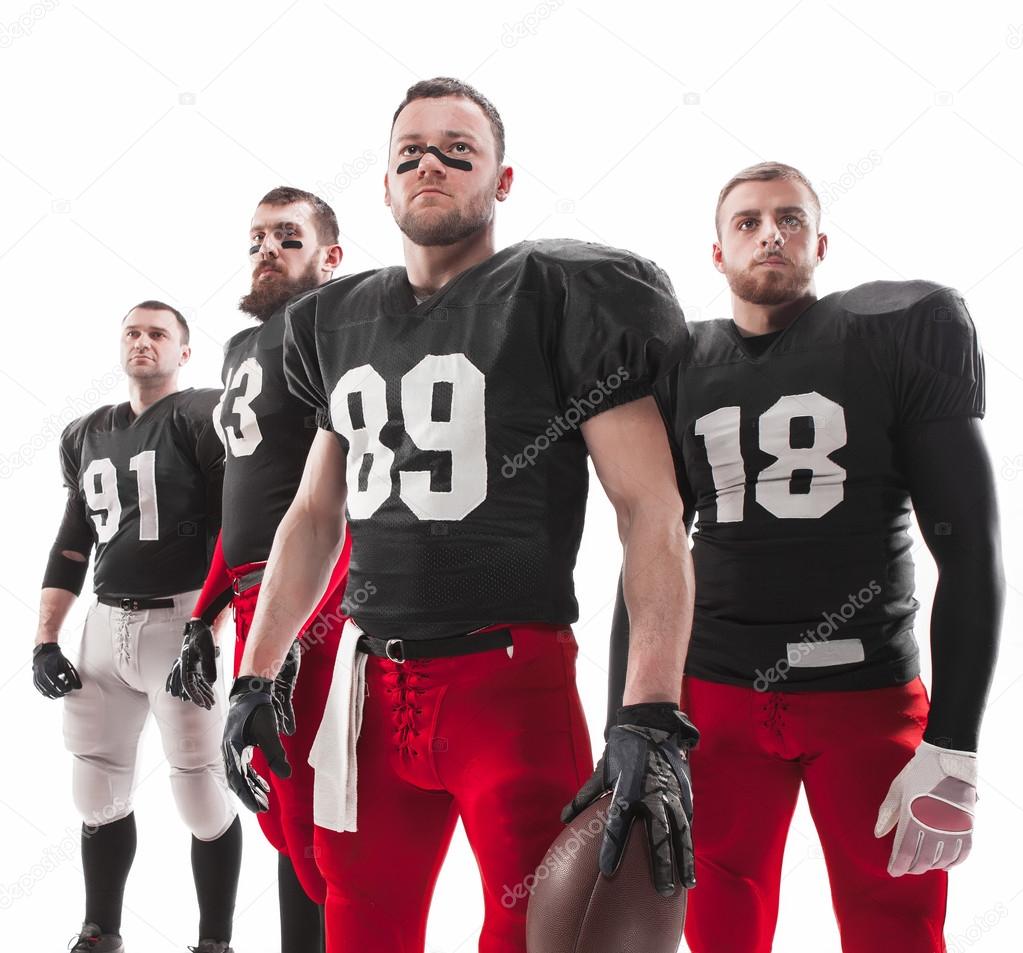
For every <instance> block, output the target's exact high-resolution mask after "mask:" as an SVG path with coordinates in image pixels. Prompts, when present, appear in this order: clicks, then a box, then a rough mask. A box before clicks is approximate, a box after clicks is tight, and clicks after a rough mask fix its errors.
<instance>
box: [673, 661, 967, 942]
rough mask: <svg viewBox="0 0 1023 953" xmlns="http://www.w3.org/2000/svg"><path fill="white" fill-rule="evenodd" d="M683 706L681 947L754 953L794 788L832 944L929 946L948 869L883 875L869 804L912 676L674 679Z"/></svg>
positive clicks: (763, 930)
mask: <svg viewBox="0 0 1023 953" xmlns="http://www.w3.org/2000/svg"><path fill="white" fill-rule="evenodd" d="M683 691H684V699H683V707H685V705H686V704H688V708H687V709H686V710H687V711H688V713H689V715H690V717H691V718H692V720H693V723H694V724H695V725H696V726H697V727H698V728H699V729H700V732H701V739H700V744H699V746H698V747H697V748H696V749H695V750H694V751H693V752H692V754H691V764H692V773H693V803H694V806H695V813H694V818H693V841H694V844H695V848H696V881H697V883H696V888H695V889H694V890H693V891H692V892H691V893H690V894H689V909H688V912H687V914H686V929H685V932H686V940H687V942H688V943H689V946H690V948H691V949H692V951H693V953H733V951H734V953H767V951H769V950H770V949H771V941H772V939H773V937H774V928H775V923H776V921H777V917H778V893H779V886H780V883H781V868H782V855H783V853H784V849H785V838H786V837H787V835H788V829H789V823H790V822H791V820H792V814H793V811H794V810H795V807H796V798H797V796H798V794H799V786H800V784H803V785H805V786H806V798H807V801H808V802H809V805H810V813H811V814H812V815H813V820H814V823H815V824H816V827H817V832H818V834H819V835H820V839H821V846H822V847H823V849H824V859H825V862H826V863H827V867H828V877H829V880H830V882H831V898H832V902H833V904H834V907H835V915H836V917H837V919H838V927H839V931H840V932H841V935H842V949H843V951H845V953H889V951H891V953H934V951H935V950H944V949H945V946H944V942H943V940H942V929H943V927H944V923H945V899H946V894H947V887H948V876H947V874H946V873H945V872H944V871H930V872H928V873H926V874H921V875H919V876H905V877H898V878H895V877H891V876H889V874H888V872H887V869H886V868H887V865H888V858H889V857H890V856H891V852H892V844H893V841H894V837H895V835H894V833H892V834H889V835H888V836H887V837H883V838H881V839H880V840H878V839H876V838H875V837H874V824H875V822H876V821H877V811H878V808H879V807H880V806H881V802H882V801H883V800H884V798H885V795H886V794H887V793H888V788H889V786H890V785H891V783H892V781H893V780H894V779H895V776H896V775H897V774H898V773H899V772H900V771H901V770H902V769H903V768H904V767H905V766H906V764H907V762H908V761H909V759H910V758H911V757H912V756H913V752H914V751H915V750H916V747H917V745H918V744H919V743H920V741H921V739H922V737H923V731H924V727H925V726H926V723H927V711H928V701H927V693H926V691H925V690H924V687H923V684H922V683H921V681H920V679H919V678H917V679H914V680H913V681H912V682H909V683H908V684H906V685H899V686H895V687H892V688H880V689H875V690H872V691H851V692H773V691H772V692H758V691H755V690H754V689H752V688H742V687H738V686H734V685H722V684H718V683H715V682H708V681H703V680H701V679H696V678H689V677H687V678H686V679H685V685H684V689H683Z"/></svg>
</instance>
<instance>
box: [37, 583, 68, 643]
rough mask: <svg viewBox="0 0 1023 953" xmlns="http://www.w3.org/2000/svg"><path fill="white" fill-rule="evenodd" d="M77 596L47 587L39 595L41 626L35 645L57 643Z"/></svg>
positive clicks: (38, 629) (39, 626) (66, 591)
mask: <svg viewBox="0 0 1023 953" xmlns="http://www.w3.org/2000/svg"><path fill="white" fill-rule="evenodd" d="M76 598H77V596H75V594H74V593H73V592H69V591H68V590H67V589H55V588H53V587H49V586H48V587H45V588H44V589H43V590H42V591H41V593H40V595H39V625H38V628H37V629H36V641H35V644H36V645H39V644H41V643H43V642H56V641H58V640H59V638H60V630H61V627H62V626H63V625H64V621H65V620H66V619H67V617H68V613H69V612H70V611H71V607H72V606H73V605H74V604H75V599H76Z"/></svg>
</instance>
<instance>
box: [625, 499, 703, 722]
mask: <svg viewBox="0 0 1023 953" xmlns="http://www.w3.org/2000/svg"><path fill="white" fill-rule="evenodd" d="M682 517H683V514H682V506H681V501H679V503H678V505H675V503H674V501H671V502H669V503H666V504H664V505H649V504H647V505H644V506H641V507H639V508H638V509H637V510H636V511H635V512H633V513H632V514H631V518H630V520H629V523H628V524H627V525H623V526H622V542H623V545H624V548H625V567H624V574H623V592H624V595H625V603H626V605H627V606H628V610H629V663H628V670H627V674H626V679H625V694H624V697H623V704H625V705H635V704H639V703H641V702H661V701H669V702H675V703H676V704H677V703H678V700H679V696H680V694H681V689H682V671H683V668H684V666H685V657H686V650H687V648H688V646H689V636H690V632H691V629H692V624H693V594H694V574H693V561H692V556H691V555H690V552H689V545H688V541H687V538H686V532H685V526H684V524H683V518H682Z"/></svg>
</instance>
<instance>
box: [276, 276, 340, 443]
mask: <svg viewBox="0 0 1023 953" xmlns="http://www.w3.org/2000/svg"><path fill="white" fill-rule="evenodd" d="M318 298H319V296H318V295H317V294H316V293H315V292H312V293H310V294H308V295H306V296H305V297H303V298H299V299H298V301H295V302H293V303H292V304H290V305H288V310H287V311H286V312H285V316H284V322H285V327H284V376H285V378H286V379H287V381H288V389H289V390H290V391H291V392H292V393H293V394H294V395H295V396H296V397H297V398H298V399H299V400H301V401H304V402H305V403H306V404H308V405H309V406H310V407H312V408H313V410H314V411H315V413H316V426H317V427H319V428H320V429H322V430H330V429H331V425H330V401H329V399H328V397H327V391H326V385H325V384H324V382H323V370H322V368H321V366H320V359H319V355H318V354H317V351H316V309H317V305H318Z"/></svg>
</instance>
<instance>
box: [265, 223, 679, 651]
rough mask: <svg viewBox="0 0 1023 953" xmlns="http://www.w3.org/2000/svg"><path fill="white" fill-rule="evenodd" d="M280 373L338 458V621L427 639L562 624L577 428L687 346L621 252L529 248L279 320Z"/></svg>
mask: <svg viewBox="0 0 1023 953" xmlns="http://www.w3.org/2000/svg"><path fill="white" fill-rule="evenodd" d="M287 321H288V328H287V333H286V338H285V356H284V362H285V370H286V372H287V374H288V379H289V383H290V384H291V387H292V389H293V390H294V391H295V393H297V394H299V395H301V396H302V397H303V398H304V399H305V400H307V401H308V402H309V403H310V404H312V405H314V406H315V407H316V408H317V409H318V419H319V422H320V424H321V426H323V427H324V428H326V429H330V430H333V431H334V432H336V433H337V435H338V437H339V438H340V440H341V441H342V443H343V445H344V446H345V448H346V451H347V482H348V502H347V507H348V517H349V527H350V532H351V534H352V557H351V569H350V575H349V582H348V589H347V592H346V595H345V603H344V608H345V611H346V612H347V613H348V614H350V615H352V616H353V617H354V618H355V619H356V620H357V621H358V622H359V624H360V625H361V626H363V628H365V629H366V630H367V631H368V632H370V633H372V634H376V635H381V636H385V637H398V636H401V637H404V638H417V637H418V638H429V637H436V636H440V635H444V634H451V633H455V632H464V631H470V630H472V629H475V628H478V627H481V626H485V625H488V624H491V623H498V622H523V621H534V622H551V623H555V624H559V623H567V622H572V621H574V620H575V619H576V618H577V617H578V605H577V603H576V600H575V595H574V591H573V586H572V570H573V567H574V565H575V558H576V553H577V551H578V548H579V541H580V537H581V533H582V524H583V516H584V512H585V506H586V491H587V466H586V446H585V443H584V441H583V439H582V436H581V434H580V431H579V427H580V424H581V423H582V422H583V421H584V420H585V419H586V418H588V417H591V416H594V415H595V414H597V413H600V412H601V411H604V410H607V409H609V408H611V407H614V406H617V405H619V404H624V403H627V402H629V401H632V400H635V399H638V398H640V397H643V396H646V395H648V394H650V393H652V388H653V383H654V381H655V380H656V379H657V378H658V377H660V376H662V375H663V374H665V373H667V371H668V370H669V368H670V367H672V366H673V365H674V364H675V363H677V361H678V360H679V358H680V357H681V354H682V351H683V349H684V344H685V341H686V337H687V330H686V326H685V321H684V319H683V317H682V313H681V311H680V309H679V307H678V303H677V302H676V300H675V297H674V293H673V292H672V289H671V285H670V282H669V281H668V279H667V277H666V276H665V275H664V273H663V272H661V271H660V269H658V268H657V267H656V266H655V265H653V264H651V263H650V262H648V261H645V260H644V259H641V258H638V257H636V256H634V255H632V254H630V253H628V252H624V251H618V250H615V249H610V248H605V247H603V246H598V245H591V244H587V243H584V242H572V241H559V242H555V241H541V242H525V243H522V244H519V245H515V246H512V247H511V248H507V249H504V250H503V251H501V252H498V253H497V254H495V255H493V256H492V257H491V258H489V259H487V260H486V261H484V262H482V263H480V264H478V265H475V266H474V267H472V268H469V269H467V270H466V271H464V272H463V273H462V274H460V275H459V276H458V277H456V278H455V279H453V280H452V281H451V282H450V283H449V284H448V285H447V286H446V287H445V288H443V289H441V290H440V291H439V292H437V293H436V294H434V295H432V296H431V297H430V298H428V299H426V300H425V301H423V302H422V303H417V302H416V300H415V298H414V297H413V293H412V289H411V287H410V285H409V283H408V278H407V275H406V272H405V269H404V268H385V269H382V270H379V271H375V272H367V273H365V274H361V275H355V276H352V277H348V278H343V279H339V280H337V281H334V282H331V283H329V284H327V285H324V286H322V287H321V288H319V289H317V290H315V291H312V292H310V293H309V294H308V295H306V296H305V297H303V298H301V299H299V300H298V301H296V302H294V303H292V304H291V305H290V306H289V308H288V316H287Z"/></svg>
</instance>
